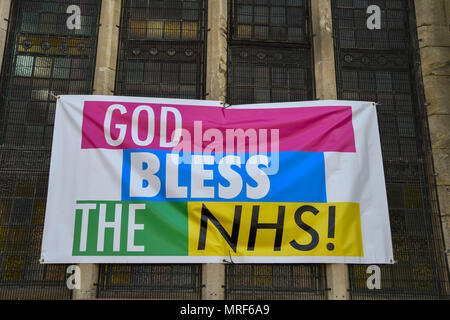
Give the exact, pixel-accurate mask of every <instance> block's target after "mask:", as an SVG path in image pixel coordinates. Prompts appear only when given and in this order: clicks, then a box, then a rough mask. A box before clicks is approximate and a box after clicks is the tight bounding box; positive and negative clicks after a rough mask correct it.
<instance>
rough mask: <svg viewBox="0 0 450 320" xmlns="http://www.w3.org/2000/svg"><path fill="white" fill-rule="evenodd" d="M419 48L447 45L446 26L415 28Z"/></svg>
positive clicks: (448, 34)
mask: <svg viewBox="0 0 450 320" xmlns="http://www.w3.org/2000/svg"><path fill="white" fill-rule="evenodd" d="M417 35H418V38H419V46H420V48H424V47H433V46H434V47H436V46H437V47H449V46H450V30H449V29H448V26H435V25H431V26H422V27H418V28H417Z"/></svg>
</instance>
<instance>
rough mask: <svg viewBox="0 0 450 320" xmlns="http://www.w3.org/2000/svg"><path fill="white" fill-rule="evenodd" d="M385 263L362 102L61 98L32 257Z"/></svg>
mask: <svg viewBox="0 0 450 320" xmlns="http://www.w3.org/2000/svg"><path fill="white" fill-rule="evenodd" d="M274 257H277V259H273V258H274ZM393 261H394V260H393V254H392V244H391V234H390V226H389V215H388V207H387V199H386V190H385V182H384V173H383V163H382V158H381V148H380V140H379V135H378V125H377V116H376V110H375V106H374V104H373V103H370V102H354V101H312V102H292V103H273V104H258V105H241V106H232V107H228V108H223V107H222V106H221V104H220V103H219V102H217V101H200V100H178V99H158V98H134V97H115V96H61V97H59V98H58V102H57V110H56V120H55V128H54V137H53V149H52V159H51V168H50V179H49V190H48V200H47V208H46V218H45V226H44V237H43V243H42V254H41V262H42V263H223V262H233V263H378V264H380V263H393Z"/></svg>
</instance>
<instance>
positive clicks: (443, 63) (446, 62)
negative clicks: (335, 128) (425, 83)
mask: <svg viewBox="0 0 450 320" xmlns="http://www.w3.org/2000/svg"><path fill="white" fill-rule="evenodd" d="M449 39H450V33H449ZM420 55H421V57H422V72H423V75H424V76H427V75H432V76H450V46H448V47H424V48H422V49H420Z"/></svg>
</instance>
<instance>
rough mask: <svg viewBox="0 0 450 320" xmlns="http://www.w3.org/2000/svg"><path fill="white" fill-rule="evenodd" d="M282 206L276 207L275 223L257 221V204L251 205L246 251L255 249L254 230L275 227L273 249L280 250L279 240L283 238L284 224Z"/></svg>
mask: <svg viewBox="0 0 450 320" xmlns="http://www.w3.org/2000/svg"><path fill="white" fill-rule="evenodd" d="M284 211H285V207H284V206H279V207H278V221H277V223H259V222H258V219H259V206H253V210H252V222H251V225H250V235H249V236H248V246H247V250H248V251H254V250H255V241H256V232H257V231H258V229H275V230H276V231H277V232H276V234H275V243H274V249H273V250H274V251H280V250H281V240H282V238H283V225H284Z"/></svg>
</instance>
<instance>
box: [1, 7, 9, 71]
mask: <svg viewBox="0 0 450 320" xmlns="http://www.w3.org/2000/svg"><path fill="white" fill-rule="evenodd" d="M10 8H11V0H1V1H0V72H1V71H2V62H3V53H4V52H5V46H6V33H7V31H8V21H7V20H8V19H9V11H10Z"/></svg>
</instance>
